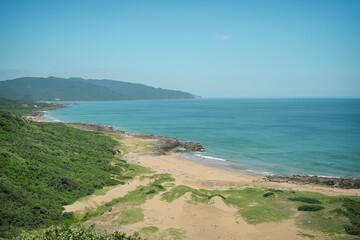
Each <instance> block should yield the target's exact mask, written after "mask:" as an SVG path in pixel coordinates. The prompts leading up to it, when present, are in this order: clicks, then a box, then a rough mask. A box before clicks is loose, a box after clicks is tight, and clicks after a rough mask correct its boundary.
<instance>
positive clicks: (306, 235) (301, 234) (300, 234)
mask: <svg viewBox="0 0 360 240" xmlns="http://www.w3.org/2000/svg"><path fill="white" fill-rule="evenodd" d="M296 235H298V236H301V237H307V238H310V239H315V236H314V235H311V234H307V233H301V232H300V233H298V234H296Z"/></svg>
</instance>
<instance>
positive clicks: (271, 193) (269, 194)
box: [263, 192, 274, 197]
mask: <svg viewBox="0 0 360 240" xmlns="http://www.w3.org/2000/svg"><path fill="white" fill-rule="evenodd" d="M271 195H274V193H273V192H267V193H264V195H263V197H269V196H271Z"/></svg>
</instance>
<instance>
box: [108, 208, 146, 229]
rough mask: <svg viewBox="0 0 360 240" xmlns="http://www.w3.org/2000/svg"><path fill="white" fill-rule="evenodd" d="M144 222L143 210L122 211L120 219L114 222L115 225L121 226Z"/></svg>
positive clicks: (129, 209)
mask: <svg viewBox="0 0 360 240" xmlns="http://www.w3.org/2000/svg"><path fill="white" fill-rule="evenodd" d="M143 220H144V212H143V210H142V209H141V208H128V209H124V210H121V212H120V214H119V216H118V219H116V220H114V221H113V223H116V224H119V225H128V224H133V223H137V222H141V221H143Z"/></svg>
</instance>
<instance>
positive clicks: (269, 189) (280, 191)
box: [267, 188, 284, 193]
mask: <svg viewBox="0 0 360 240" xmlns="http://www.w3.org/2000/svg"><path fill="white" fill-rule="evenodd" d="M267 190H268V191H269V192H274V193H282V192H284V191H283V190H279V189H273V188H268V189H267Z"/></svg>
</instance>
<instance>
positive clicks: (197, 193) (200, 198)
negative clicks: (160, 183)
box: [161, 185, 210, 203]
mask: <svg viewBox="0 0 360 240" xmlns="http://www.w3.org/2000/svg"><path fill="white" fill-rule="evenodd" d="M188 192H191V198H192V203H196V202H203V203H206V202H208V200H209V199H210V194H207V193H205V192H206V190H197V189H193V188H191V187H188V186H185V185H179V186H176V187H174V188H172V189H171V190H170V191H168V192H166V193H164V194H163V195H161V200H164V201H167V202H172V201H174V200H175V199H177V198H180V197H182V196H183V195H185V194H186V193H188ZM207 192H209V191H207Z"/></svg>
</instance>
